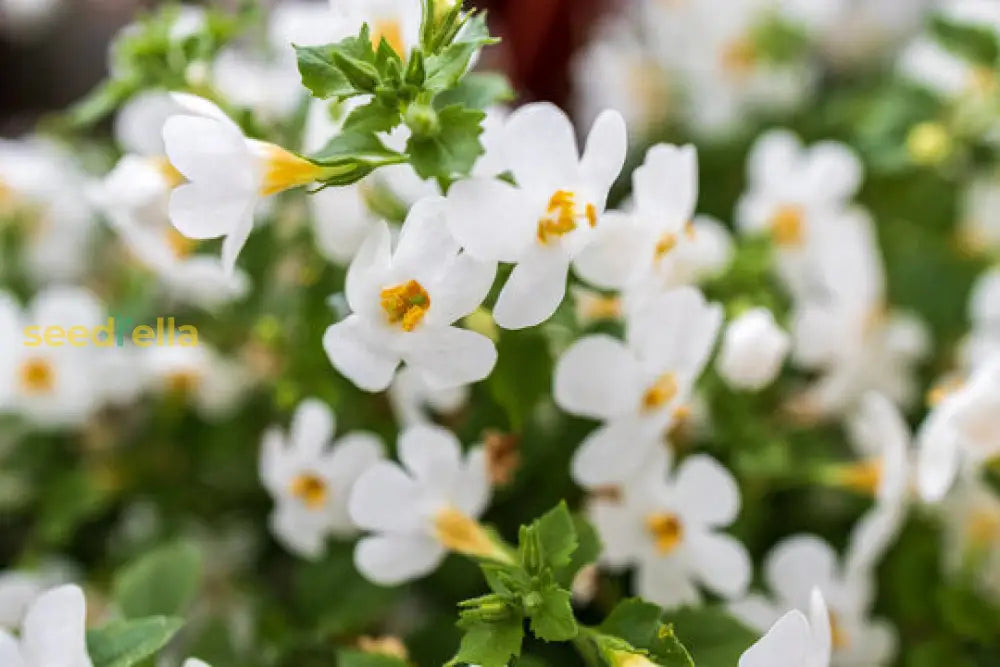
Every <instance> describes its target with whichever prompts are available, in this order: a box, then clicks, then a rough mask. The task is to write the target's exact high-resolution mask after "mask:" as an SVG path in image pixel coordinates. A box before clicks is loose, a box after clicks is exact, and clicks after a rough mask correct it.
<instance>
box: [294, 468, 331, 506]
mask: <svg viewBox="0 0 1000 667" xmlns="http://www.w3.org/2000/svg"><path fill="white" fill-rule="evenodd" d="M291 492H292V495H293V496H295V497H296V498H298V499H299V500H301V501H302V504H303V505H305V506H306V507H308V508H309V509H311V510H315V509H319V508H320V507H322V506H323V505H325V504H326V498H327V495H328V490H327V487H326V482H325V481H324V480H323V479H322V478H321V477H317V476H316V475H313V474H311V473H302V474H300V475H297V476H296V477H295V479H293V480H292V484H291Z"/></svg>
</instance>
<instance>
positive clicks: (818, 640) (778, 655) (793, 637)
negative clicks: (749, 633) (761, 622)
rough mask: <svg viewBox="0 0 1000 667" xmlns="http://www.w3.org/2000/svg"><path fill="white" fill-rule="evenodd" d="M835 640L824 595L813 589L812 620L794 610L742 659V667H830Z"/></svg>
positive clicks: (810, 616) (811, 601)
mask: <svg viewBox="0 0 1000 667" xmlns="http://www.w3.org/2000/svg"><path fill="white" fill-rule="evenodd" d="M831 642H832V638H831V636H830V614H829V612H828V611H827V608H826V602H825V601H824V600H823V594H822V593H820V592H819V590H817V589H813V592H812V596H811V599H810V602H809V616H808V618H807V617H806V615H805V614H803V613H802V612H801V611H799V610H798V609H793V610H792V611H790V612H788V613H787V614H785V615H784V616H782V617H781V618H779V619H778V620H777V621H776V622H775V624H774V625H773V626H771V628H770V629H769V630H768V631H767V634H765V635H764V636H763V637H761V638H760V640H759V641H758V642H757V643H756V644H754V645H753V646H751V647H750V648H749V649H747V650H746V652H745V653H744V654H743V655H742V656H740V662H739V666H738V667H829V665H830V650H831Z"/></svg>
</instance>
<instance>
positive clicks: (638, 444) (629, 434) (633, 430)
mask: <svg viewBox="0 0 1000 667" xmlns="http://www.w3.org/2000/svg"><path fill="white" fill-rule="evenodd" d="M660 446H661V444H660V441H659V438H658V437H657V434H655V433H650V432H649V430H648V429H647V428H644V426H643V424H642V423H641V422H640V421H639V420H637V419H631V418H625V419H617V420H614V421H610V422H608V423H607V424H605V425H604V426H602V427H601V428H599V429H597V430H596V431H594V432H593V433H591V434H590V435H589V436H587V438H586V439H585V440H584V441H583V442H582V443H581V444H580V447H579V448H578V449H577V450H576V454H574V455H573V461H572V463H571V464H570V472H571V473H572V475H573V479H574V480H576V483H577V484H579V485H580V486H583V487H586V488H598V487H602V486H617V485H621V484H625V483H627V482H629V481H630V480H631V479H632V478H633V477H634V476H635V474H636V472H637V471H638V470H640V469H642V468H643V467H644V466H645V465H646V464H647V463H648V462H649V461H650V460H651V457H652V456H653V455H654V453H655V452H656V449H657V447H660Z"/></svg>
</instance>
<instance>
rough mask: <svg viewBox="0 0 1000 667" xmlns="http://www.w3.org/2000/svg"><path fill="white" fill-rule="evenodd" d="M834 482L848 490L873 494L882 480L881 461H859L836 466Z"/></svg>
mask: <svg viewBox="0 0 1000 667" xmlns="http://www.w3.org/2000/svg"><path fill="white" fill-rule="evenodd" d="M835 478H836V483H837V485H838V486H841V487H843V488H845V489H848V490H850V491H854V492H856V493H861V494H864V495H870V496H874V495H875V494H876V492H877V491H878V486H879V483H880V482H881V480H882V462H881V460H879V459H871V460H869V461H859V462H858V463H852V464H849V465H845V466H843V467H841V468H838V470H837V472H836V475H835Z"/></svg>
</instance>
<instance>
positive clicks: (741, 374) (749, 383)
mask: <svg viewBox="0 0 1000 667" xmlns="http://www.w3.org/2000/svg"><path fill="white" fill-rule="evenodd" d="M791 346H792V341H791V337H790V336H789V335H788V334H787V333H786V332H785V331H784V330H783V329H782V328H781V327H779V326H778V325H777V323H775V321H774V314H773V313H772V312H771V311H770V310H768V309H767V308H754V309H753V310H750V311H747V312H746V313H743V314H742V315H740V316H739V317H738V318H736V319H735V320H733V321H732V322H730V323H729V326H727V327H726V333H725V336H723V339H722V349H721V350H720V352H719V358H718V360H717V361H716V368H717V369H718V371H719V375H721V376H722V379H724V380H725V381H726V383H727V384H729V385H730V386H731V387H733V388H735V389H747V390H751V391H758V390H760V389H763V388H764V387H766V386H767V385H769V384H770V383H771V382H773V381H774V378H776V377H777V376H778V373H780V372H781V365H782V364H783V363H784V361H785V357H786V356H787V355H788V351H789V350H790V349H791Z"/></svg>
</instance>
